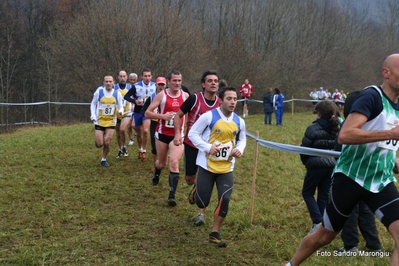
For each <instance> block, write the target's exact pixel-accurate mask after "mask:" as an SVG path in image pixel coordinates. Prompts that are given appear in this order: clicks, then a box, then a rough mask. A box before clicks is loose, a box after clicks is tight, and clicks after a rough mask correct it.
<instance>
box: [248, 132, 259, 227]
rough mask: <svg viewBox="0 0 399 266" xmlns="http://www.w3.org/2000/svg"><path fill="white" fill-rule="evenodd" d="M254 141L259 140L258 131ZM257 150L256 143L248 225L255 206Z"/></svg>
mask: <svg viewBox="0 0 399 266" xmlns="http://www.w3.org/2000/svg"><path fill="white" fill-rule="evenodd" d="M255 135H256V139H259V131H256V134H255ZM258 148H259V144H258V142H257V141H256V143H255V152H254V171H253V174H252V188H251V217H250V220H249V223H250V224H252V221H253V219H254V205H255V188H256V168H257V165H258Z"/></svg>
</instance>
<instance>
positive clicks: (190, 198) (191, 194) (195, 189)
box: [188, 184, 197, 205]
mask: <svg viewBox="0 0 399 266" xmlns="http://www.w3.org/2000/svg"><path fill="white" fill-rule="evenodd" d="M196 191H197V187H196V185H195V184H194V185H193V187H192V188H191V190H190V193H189V194H188V203H190V204H191V205H193V204H194V203H195V200H194V195H195V192H196Z"/></svg>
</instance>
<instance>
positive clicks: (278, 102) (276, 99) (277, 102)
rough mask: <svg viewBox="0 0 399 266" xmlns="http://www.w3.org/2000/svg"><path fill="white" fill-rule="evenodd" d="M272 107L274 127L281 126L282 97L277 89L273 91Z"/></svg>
mask: <svg viewBox="0 0 399 266" xmlns="http://www.w3.org/2000/svg"><path fill="white" fill-rule="evenodd" d="M273 107H274V110H275V111H276V125H277V126H281V125H282V123H283V114H284V95H283V94H282V93H281V92H280V89H279V88H275V89H274V96H273Z"/></svg>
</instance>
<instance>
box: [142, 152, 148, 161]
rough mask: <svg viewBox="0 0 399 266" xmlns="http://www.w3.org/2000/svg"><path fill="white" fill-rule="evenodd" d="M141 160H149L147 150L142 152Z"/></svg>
mask: <svg viewBox="0 0 399 266" xmlns="http://www.w3.org/2000/svg"><path fill="white" fill-rule="evenodd" d="M141 160H142V161H143V162H145V161H147V153H146V152H145V151H144V152H142V153H141Z"/></svg>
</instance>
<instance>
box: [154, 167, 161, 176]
mask: <svg viewBox="0 0 399 266" xmlns="http://www.w3.org/2000/svg"><path fill="white" fill-rule="evenodd" d="M154 167H155V171H154V174H155V175H157V176H160V175H161V169H158V168H157V167H156V166H154Z"/></svg>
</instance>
